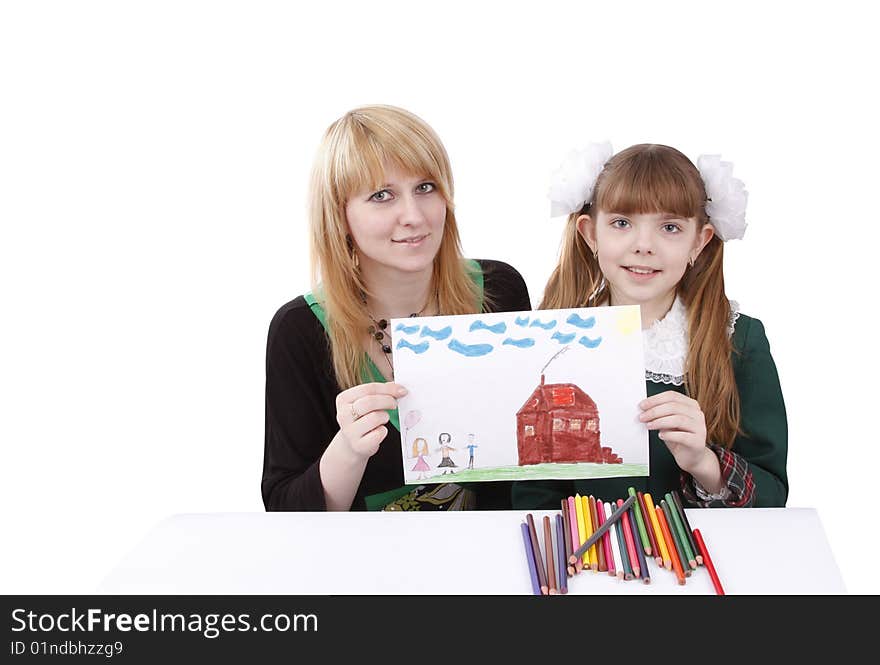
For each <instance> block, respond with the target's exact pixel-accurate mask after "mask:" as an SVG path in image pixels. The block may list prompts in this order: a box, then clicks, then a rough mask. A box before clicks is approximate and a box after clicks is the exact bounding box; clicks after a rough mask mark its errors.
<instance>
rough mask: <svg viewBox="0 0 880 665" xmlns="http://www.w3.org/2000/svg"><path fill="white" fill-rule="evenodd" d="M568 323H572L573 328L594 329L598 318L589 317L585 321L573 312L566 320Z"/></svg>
mask: <svg viewBox="0 0 880 665" xmlns="http://www.w3.org/2000/svg"><path fill="white" fill-rule="evenodd" d="M565 322H566V323H570V324H571V325H573V326H577V327H578V328H592V327H593V326H594V325H596V317H595V316H588V317H587V318H585V319H582V318H581V317H579V316H578V315H577V313H576V312H572V314H571V316H569V317H568V318H567V319H566V320H565Z"/></svg>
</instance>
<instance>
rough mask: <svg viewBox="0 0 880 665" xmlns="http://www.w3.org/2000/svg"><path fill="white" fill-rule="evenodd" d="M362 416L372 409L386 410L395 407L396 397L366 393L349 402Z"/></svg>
mask: <svg viewBox="0 0 880 665" xmlns="http://www.w3.org/2000/svg"><path fill="white" fill-rule="evenodd" d="M351 404H352V406H353V407H354V410H355V411H356V412H357V413H359V414H360V415H361V416H362V417H363V416H365V415H367V414H368V413H370V412H372V411H387V410H389V409H396V408H397V399H396V398H394V397H392V396H391V395H367V396H366V397H360V398H358V399H356V400H355V401H354V402H352V403H351Z"/></svg>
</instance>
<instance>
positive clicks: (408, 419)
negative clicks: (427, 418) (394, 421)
mask: <svg viewBox="0 0 880 665" xmlns="http://www.w3.org/2000/svg"><path fill="white" fill-rule="evenodd" d="M421 419H422V412H421V411H415V410H413V411H407V412H406V415H405V416H404V417H403V427H404V433H403V445H404V446H409V431H410V430H411V429H412V428H413V427H415V426H416V425H418V424H419V421H420V420H421Z"/></svg>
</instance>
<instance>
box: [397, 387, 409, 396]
mask: <svg viewBox="0 0 880 665" xmlns="http://www.w3.org/2000/svg"><path fill="white" fill-rule="evenodd" d="M408 392H409V391H408V390H407V389H406V388H404V387H403V386H400V387H399V388H398V389H397V394H398V395H400V396H401V397H403V396H404V395H406V394H407V393H408Z"/></svg>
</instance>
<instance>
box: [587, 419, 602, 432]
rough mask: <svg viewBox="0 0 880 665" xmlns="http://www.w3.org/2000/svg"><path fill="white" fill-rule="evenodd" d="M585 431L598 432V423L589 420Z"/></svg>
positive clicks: (594, 420)
mask: <svg viewBox="0 0 880 665" xmlns="http://www.w3.org/2000/svg"><path fill="white" fill-rule="evenodd" d="M587 430H588V431H590V432H598V431H599V422H598V421H597V420H596V419H595V418H590V419H589V420H588V421H587Z"/></svg>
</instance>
